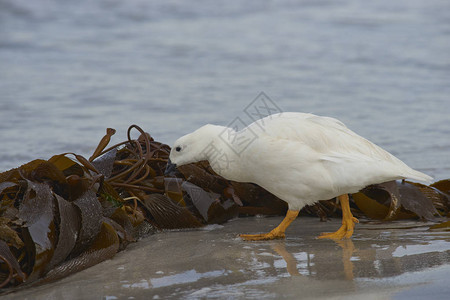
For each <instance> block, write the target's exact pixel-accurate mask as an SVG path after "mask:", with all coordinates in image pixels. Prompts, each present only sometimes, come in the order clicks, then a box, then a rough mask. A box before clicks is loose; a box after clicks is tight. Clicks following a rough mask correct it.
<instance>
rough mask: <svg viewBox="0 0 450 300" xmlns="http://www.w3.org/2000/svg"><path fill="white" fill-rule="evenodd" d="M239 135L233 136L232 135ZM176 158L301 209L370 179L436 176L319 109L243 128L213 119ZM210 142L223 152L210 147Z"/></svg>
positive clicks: (183, 140)
mask: <svg viewBox="0 0 450 300" xmlns="http://www.w3.org/2000/svg"><path fill="white" fill-rule="evenodd" d="M230 136H231V137H233V138H230ZM177 145H187V146H183V147H184V148H186V149H183V151H181V152H180V153H178V152H175V151H174V150H173V149H172V152H171V154H170V159H171V161H172V162H173V163H176V164H178V165H180V164H185V163H189V162H193V161H198V160H201V159H207V160H209V161H210V164H211V166H212V167H213V169H214V170H215V171H216V172H217V173H218V174H220V175H222V176H223V177H225V178H227V179H229V180H235V181H244V182H253V183H256V184H258V185H260V186H262V187H263V188H265V189H266V190H268V191H269V192H271V193H273V194H275V195H276V196H278V197H279V198H280V199H282V200H284V201H286V202H287V203H288V204H289V207H290V209H294V210H297V209H301V208H302V207H303V206H304V205H306V204H312V203H314V202H316V201H318V200H325V199H330V198H333V197H336V196H339V195H342V194H346V193H354V192H357V191H359V190H360V189H362V188H364V187H366V186H368V185H370V184H376V183H381V182H386V181H389V180H395V179H403V178H410V179H414V180H419V181H425V182H429V181H431V179H432V178H431V177H430V176H428V175H426V174H423V173H421V172H418V171H416V170H413V169H411V168H410V167H408V166H407V165H406V164H405V163H403V162H402V161H401V160H399V159H398V158H396V157H395V156H393V155H392V154H390V153H388V152H387V151H385V150H383V149H382V148H380V147H378V146H377V145H375V144H373V143H371V142H370V141H368V140H366V139H364V138H363V137H361V136H359V135H358V134H356V133H354V132H353V131H351V130H350V129H348V128H347V127H346V126H345V125H344V124H343V123H342V122H340V121H338V120H336V119H333V118H329V117H320V116H316V115H313V114H304V113H281V114H275V115H271V116H268V117H266V118H263V119H261V120H258V121H256V122H254V123H252V124H250V125H249V126H248V127H247V128H245V129H243V130H242V131H240V132H234V131H233V130H232V129H231V128H227V127H223V126H214V125H207V126H204V127H202V128H200V129H198V130H197V131H195V132H193V133H191V134H188V135H186V136H184V137H181V138H180V139H178V140H177V142H176V143H175V146H174V147H176V146H177ZM210 145H213V146H214V149H219V151H220V153H219V154H217V153H216V155H214V156H213V155H212V153H211V151H210V152H209V153H206V154H205V152H206V151H204V150H205V147H208V146H210Z"/></svg>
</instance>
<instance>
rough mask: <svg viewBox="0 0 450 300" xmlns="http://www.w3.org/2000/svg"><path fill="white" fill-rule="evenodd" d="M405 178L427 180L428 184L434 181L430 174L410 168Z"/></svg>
mask: <svg viewBox="0 0 450 300" xmlns="http://www.w3.org/2000/svg"><path fill="white" fill-rule="evenodd" d="M404 176H405V179H406V178H408V179H413V180H417V181H421V182H425V183H427V184H429V183H431V182H432V181H433V177H431V176H428V175H427V174H424V173H422V172H419V171H416V170H413V169H410V170H408V172H406V173H405V174H404Z"/></svg>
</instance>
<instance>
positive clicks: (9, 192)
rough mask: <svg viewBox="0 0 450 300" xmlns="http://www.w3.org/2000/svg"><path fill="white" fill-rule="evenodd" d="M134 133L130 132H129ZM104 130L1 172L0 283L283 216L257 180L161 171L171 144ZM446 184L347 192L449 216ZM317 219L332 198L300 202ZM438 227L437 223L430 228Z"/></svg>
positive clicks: (383, 210)
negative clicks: (176, 235) (252, 219)
mask: <svg viewBox="0 0 450 300" xmlns="http://www.w3.org/2000/svg"><path fill="white" fill-rule="evenodd" d="M135 131H136V132H137V133H138V134H139V135H138V138H137V139H133V138H132V137H131V136H132V134H133V132H135ZM114 134H115V130H114V129H111V128H108V129H107V131H106V135H105V136H104V137H103V138H102V139H101V141H100V143H99V144H98V146H97V148H96V149H95V151H94V153H93V154H92V155H91V156H90V157H89V159H86V158H85V157H83V156H82V155H78V154H75V153H63V154H59V155H55V156H53V157H51V158H50V159H48V160H33V161H31V162H29V163H27V164H25V165H23V166H20V167H18V168H15V169H12V170H9V171H6V172H3V173H1V174H0V288H2V291H3V292H8V291H13V290H14V289H15V288H20V287H24V286H29V285H35V284H39V283H44V282H50V281H53V280H56V279H58V278H62V277H64V276H67V275H69V274H71V273H74V272H77V271H80V270H83V269H85V268H87V267H89V266H92V265H94V264H97V263H99V262H101V261H103V260H105V259H108V258H111V257H113V256H114V255H115V253H117V251H120V250H122V249H124V248H125V247H126V246H127V245H128V244H129V243H130V242H134V241H136V240H137V239H138V238H140V237H142V236H144V235H146V234H150V233H154V232H156V231H158V230H165V229H177V228H196V227H201V226H204V225H206V224H212V223H223V222H225V221H227V220H229V219H230V218H234V217H237V216H238V215H241V216H242V215H257V214H263V215H283V214H284V213H285V212H286V210H287V205H286V204H285V202H283V201H282V200H280V199H278V198H277V197H275V196H274V195H272V194H270V193H269V192H267V191H266V190H264V189H262V188H261V187H259V186H257V185H255V184H251V183H239V182H232V181H228V180H226V179H224V178H222V177H220V176H219V175H217V174H216V173H215V172H214V171H213V170H212V169H211V167H210V166H209V164H208V162H206V161H202V162H199V163H195V164H190V165H186V166H182V167H180V168H179V170H178V173H177V174H175V175H173V176H165V175H164V170H165V167H166V164H167V160H168V156H169V153H170V147H169V146H167V145H165V144H163V143H160V142H157V141H155V140H154V139H153V138H152V137H151V135H150V134H148V133H146V132H144V131H143V130H142V129H141V128H140V127H139V126H136V125H132V126H130V127H129V128H128V131H127V139H126V140H125V141H123V142H121V143H118V144H116V145H112V146H109V143H110V140H111V137H112V135H114ZM449 186H450V184H449V181H448V180H444V181H440V182H436V183H434V184H433V185H431V186H425V185H421V184H417V183H412V182H408V181H402V182H394V181H393V182H388V183H383V184H379V185H373V186H369V187H367V188H365V189H363V190H362V191H361V192H359V193H356V194H353V195H352V199H353V201H352V209H353V211H354V214H355V215H358V216H360V217H361V216H366V217H367V218H369V219H377V220H386V221H389V220H396V219H401V218H418V219H419V218H421V219H426V220H430V219H435V218H436V217H439V216H443V217H448V216H449V195H448V193H449ZM302 213H303V214H309V215H314V216H319V217H320V219H321V220H326V219H327V218H329V217H331V216H337V215H339V214H340V207H339V203H337V202H336V200H335V199H331V200H323V201H320V202H318V203H317V204H315V205H313V206H308V207H305V208H304V209H303V210H302ZM439 226H440V227H445V226H447V227H448V225H446V223H442V224H441V225H439Z"/></svg>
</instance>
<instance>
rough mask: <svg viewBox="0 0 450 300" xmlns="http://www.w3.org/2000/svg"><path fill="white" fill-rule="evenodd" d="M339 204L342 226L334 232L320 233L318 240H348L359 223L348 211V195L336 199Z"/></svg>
mask: <svg viewBox="0 0 450 300" xmlns="http://www.w3.org/2000/svg"><path fill="white" fill-rule="evenodd" d="M338 199H339V202H340V203H341V209H342V226H341V228H339V229H338V231H336V232H330V233H322V234H321V235H319V236H318V237H317V238H319V239H332V240H341V239H343V238H350V237H351V236H352V234H353V228H355V223H359V221H358V219H357V218H354V217H353V215H352V213H351V211H350V204H349V201H348V195H347V194H345V195H341V196H339V197H338Z"/></svg>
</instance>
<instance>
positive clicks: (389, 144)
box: [0, 0, 450, 179]
mask: <svg viewBox="0 0 450 300" xmlns="http://www.w3.org/2000/svg"><path fill="white" fill-rule="evenodd" d="M261 91H264V92H265V93H266V94H267V95H268V96H269V97H270V98H271V99H272V100H273V101H274V102H275V103H276V104H277V105H278V106H279V107H280V108H281V109H282V110H284V111H303V112H312V113H315V114H320V115H328V116H333V117H336V118H338V119H340V120H342V121H343V122H344V123H346V124H347V126H348V127H350V128H351V129H353V130H354V131H356V132H357V133H359V134H361V135H363V136H364V137H366V138H368V139H370V140H372V141H373V142H375V143H377V144H379V145H380V146H382V147H384V148H385V149H387V150H388V151H390V152H392V153H393V154H394V155H396V156H397V157H399V158H400V159H402V160H403V161H405V162H406V163H407V164H409V165H410V166H411V167H413V168H416V169H418V170H421V171H423V172H426V173H428V174H430V175H432V176H434V177H436V179H443V178H448V177H450V176H449V173H450V155H449V148H450V122H449V121H450V117H449V116H450V2H449V1H448V0H428V1H422V0H395V1H392V0H381V1H363V0H333V1H330V0H314V1H312V0H302V1H289V0H282V1H238V0H226V1H181V0H171V1H147V0H128V1H121V0H96V1H90V0H78V1H70V0H33V1H29V0H0V141H1V143H0V171H4V170H7V169H9V168H13V167H17V166H19V165H20V164H23V163H25V162H28V161H30V160H32V159H36V158H44V159H48V158H49V157H51V156H52V155H53V154H59V153H62V152H66V151H71V152H76V153H79V154H84V155H86V156H89V155H90V154H91V153H92V151H93V150H94V149H95V147H96V145H97V143H98V141H99V140H100V138H101V137H102V136H103V135H104V133H105V128H106V127H113V128H115V129H117V130H118V133H117V134H116V136H115V137H114V140H113V142H114V141H115V142H119V141H122V140H125V138H126V129H127V128H128V126H129V125H131V124H138V125H140V126H141V127H143V128H144V129H145V130H146V131H148V132H149V133H151V134H152V136H154V138H155V139H156V140H159V141H162V142H165V143H168V144H171V143H172V142H173V141H174V140H175V139H176V138H177V137H179V136H181V135H183V134H185V133H187V132H190V131H192V130H194V129H196V128H197V127H199V126H201V125H203V124H205V123H216V124H222V125H226V124H228V123H229V122H231V121H232V120H233V119H234V118H235V117H236V116H242V115H243V113H242V111H243V109H244V108H245V107H246V106H247V105H248V104H249V103H250V102H251V101H252V100H253V99H254V98H255V97H256V96H257V95H258V94H259V93H260V92H261Z"/></svg>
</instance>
